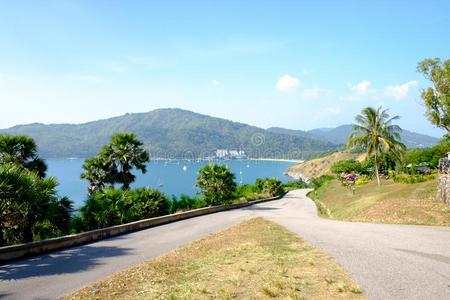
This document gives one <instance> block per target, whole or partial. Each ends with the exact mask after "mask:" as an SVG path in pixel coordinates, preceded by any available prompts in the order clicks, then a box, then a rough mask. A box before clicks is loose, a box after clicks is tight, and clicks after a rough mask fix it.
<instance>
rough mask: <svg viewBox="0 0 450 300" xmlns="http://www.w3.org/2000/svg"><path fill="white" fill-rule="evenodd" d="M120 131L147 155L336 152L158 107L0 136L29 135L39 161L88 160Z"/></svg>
mask: <svg viewBox="0 0 450 300" xmlns="http://www.w3.org/2000/svg"><path fill="white" fill-rule="evenodd" d="M120 131H131V132H134V133H136V134H137V136H138V138H139V139H140V140H142V141H143V142H144V143H145V145H146V146H147V147H148V149H149V151H150V154H151V156H152V157H164V158H171V157H173V158H175V157H176V158H180V157H185V158H190V157H193V158H194V157H195V158H196V157H206V156H209V155H211V154H212V153H213V152H215V150H216V149H221V148H224V149H237V150H239V149H240V150H244V151H246V153H247V154H248V155H249V156H250V157H265V158H291V159H304V158H310V157H312V156H314V155H317V154H319V153H321V152H324V151H329V150H334V149H336V146H335V145H334V144H332V143H330V142H327V141H317V140H314V139H311V138H305V137H301V136H295V135H289V134H280V133H274V132H270V131H267V130H264V129H262V128H258V127H254V126H250V125H246V124H242V123H237V122H232V121H228V120H224V119H220V118H214V117H210V116H206V115H201V114H198V113H194V112H190V111H186V110H181V109H157V110H153V111H150V112H147V113H133V114H126V115H123V116H119V117H114V118H109V119H105V120H99V121H94V122H89V123H84V124H51V125H45V124H38V123H34V124H28V125H18V126H14V127H11V128H8V129H3V130H0V133H9V134H21V135H29V136H31V137H33V138H34V139H35V140H36V142H37V144H38V146H39V152H40V154H41V155H42V156H44V157H89V156H93V155H95V154H96V153H97V152H98V151H99V150H100V148H101V147H102V146H103V145H104V144H106V143H107V142H108V141H109V139H110V137H111V135H112V134H113V133H115V132H120Z"/></svg>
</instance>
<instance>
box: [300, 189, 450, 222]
mask: <svg viewBox="0 0 450 300" xmlns="http://www.w3.org/2000/svg"><path fill="white" fill-rule="evenodd" d="M436 186H437V183H436V180H429V181H426V182H421V183H416V184H403V183H395V182H393V181H392V180H383V182H382V185H381V186H380V187H378V186H377V183H376V181H375V180H372V181H371V182H369V183H367V184H364V185H360V186H357V187H356V188H355V193H354V194H352V192H351V191H350V190H349V189H348V188H346V187H344V186H342V184H341V183H339V182H338V181H337V180H332V181H330V182H329V183H327V184H324V185H323V186H321V187H320V188H318V189H317V190H316V191H314V192H312V193H310V195H309V196H310V197H311V198H313V199H315V200H316V202H318V203H319V204H320V205H321V214H322V216H324V217H328V218H332V219H336V220H346V221H357V222H370V223H396V224H421V225H447V226H448V225H450V207H449V206H448V205H446V204H444V203H442V202H439V201H437V200H436ZM323 206H324V207H323Z"/></svg>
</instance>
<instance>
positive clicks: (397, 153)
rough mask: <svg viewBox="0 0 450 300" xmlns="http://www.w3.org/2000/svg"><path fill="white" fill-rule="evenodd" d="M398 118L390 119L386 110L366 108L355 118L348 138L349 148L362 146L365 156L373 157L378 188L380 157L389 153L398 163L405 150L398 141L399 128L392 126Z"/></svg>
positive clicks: (379, 183)
mask: <svg viewBox="0 0 450 300" xmlns="http://www.w3.org/2000/svg"><path fill="white" fill-rule="evenodd" d="M399 118H400V117H399V116H393V117H390V116H389V114H388V110H387V109H385V110H383V109H382V107H381V106H380V107H378V109H374V108H372V107H366V108H364V109H363V110H362V112H361V114H360V115H357V116H356V117H355V121H356V124H354V125H353V132H352V133H351V134H350V136H349V138H348V146H349V147H355V146H362V147H364V148H365V149H366V151H367V156H368V157H369V158H370V157H373V160H374V167H375V175H376V177H377V183H378V186H380V185H381V181H380V174H379V170H380V156H381V155H382V154H383V153H389V154H390V155H392V156H393V157H394V158H395V159H396V160H398V161H400V160H401V157H402V155H403V152H404V151H405V149H406V146H405V145H404V144H403V143H402V142H401V141H400V139H401V138H400V133H401V128H400V127H399V126H398V125H394V124H393V122H394V121H395V120H398V119H399Z"/></svg>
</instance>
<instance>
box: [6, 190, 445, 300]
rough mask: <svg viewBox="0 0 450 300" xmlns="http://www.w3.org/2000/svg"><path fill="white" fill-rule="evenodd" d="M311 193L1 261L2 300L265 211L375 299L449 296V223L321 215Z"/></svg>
mask: <svg viewBox="0 0 450 300" xmlns="http://www.w3.org/2000/svg"><path fill="white" fill-rule="evenodd" d="M306 193H307V190H296V191H292V192H290V193H288V194H287V195H286V196H285V197H283V198H282V199H280V200H276V201H272V202H266V203H262V204H257V205H253V206H251V207H247V208H243V209H237V210H232V211H226V212H220V213H215V214H211V215H207V216H201V217H197V218H193V219H188V220H183V221H179V222H175V223H171V224H167V225H162V226H158V227H154V228H150V229H146V230H142V231H139V232H135V233H131V234H127V235H122V236H119V237H115V238H110V239H107V240H104V241H100V242H96V243H92V244H88V245H85V246H80V247H74V248H71V249H67V250H63V251H58V252H54V253H51V254H47V255H42V256H39V257H35V258H30V259H23V260H19V261H15V262H12V263H10V264H7V265H3V266H0V298H5V299H54V298H57V297H58V296H61V295H63V294H65V293H68V292H71V291H74V290H76V289H79V288H81V287H83V286H85V285H87V284H90V283H92V282H94V281H96V280H99V279H101V278H103V277H105V276H107V275H109V274H111V273H113V272H115V271H117V270H120V269H123V268H125V267H127V266H129V265H133V264H136V263H139V262H141V261H143V260H146V259H149V258H152V257H156V256H158V255H160V254H162V253H165V252H167V251H169V250H171V249H174V248H176V247H178V246H180V245H183V244H186V243H188V242H190V241H193V240H196V239H198V238H201V237H204V236H206V235H208V234H210V233H214V232H218V231H220V230H223V229H225V228H227V227H229V226H231V225H233V224H235V223H237V222H239V221H243V220H246V219H249V218H252V217H256V216H262V217H264V218H266V219H269V220H272V221H275V222H277V223H279V224H281V225H283V226H285V227H286V228H287V229H289V230H290V231H292V232H295V233H296V234H298V235H299V236H301V237H302V238H304V239H305V240H307V241H308V242H310V243H311V244H313V245H315V246H317V247H319V248H321V249H322V250H323V251H325V252H326V253H327V254H328V255H330V256H332V257H334V258H335V259H336V260H337V261H338V262H339V263H340V264H341V265H342V266H343V267H344V268H345V269H346V270H347V271H349V272H350V274H351V275H352V277H353V279H354V280H355V281H356V282H357V283H358V284H359V286H360V287H361V288H362V289H363V290H364V291H365V292H366V293H367V295H368V296H369V298H370V299H383V300H386V299H450V228H449V227H432V226H409V225H387V224H368V223H351V222H340V221H332V220H325V219H322V218H319V217H318V216H317V213H316V207H315V205H314V203H313V202H312V201H311V200H310V199H309V198H307V197H306Z"/></svg>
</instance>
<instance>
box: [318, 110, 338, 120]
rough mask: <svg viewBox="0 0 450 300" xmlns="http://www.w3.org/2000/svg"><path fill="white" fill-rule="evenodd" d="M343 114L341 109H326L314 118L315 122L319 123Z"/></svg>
mask: <svg viewBox="0 0 450 300" xmlns="http://www.w3.org/2000/svg"><path fill="white" fill-rule="evenodd" d="M340 113H341V109H340V108H339V107H326V108H324V109H322V110H320V111H318V112H317V113H316V114H315V115H314V116H313V120H314V121H319V120H322V119H325V118H328V117H331V116H336V115H339V114H340Z"/></svg>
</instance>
